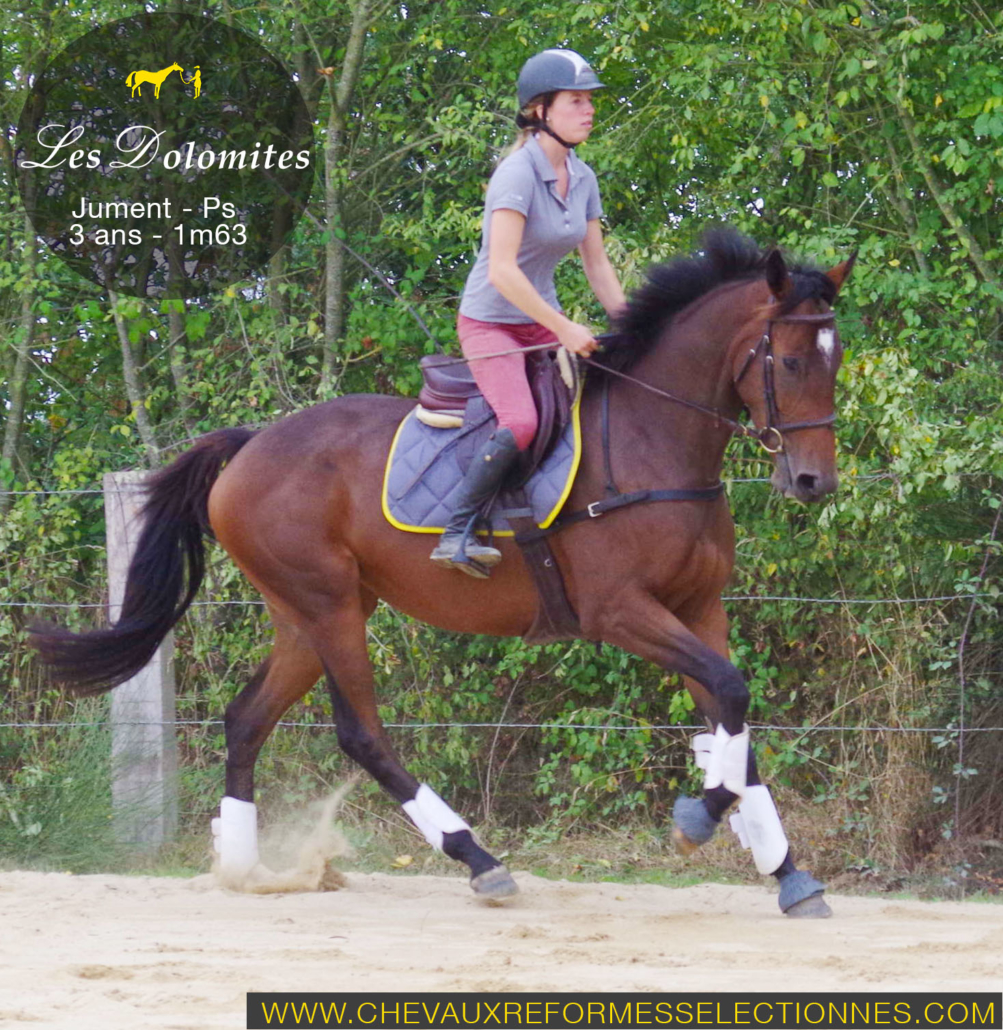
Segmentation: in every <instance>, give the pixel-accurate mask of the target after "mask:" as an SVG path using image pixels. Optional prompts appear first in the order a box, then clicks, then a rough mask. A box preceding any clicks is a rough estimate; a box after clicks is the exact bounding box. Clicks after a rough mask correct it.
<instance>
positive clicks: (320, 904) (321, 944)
mask: <svg viewBox="0 0 1003 1030" xmlns="http://www.w3.org/2000/svg"><path fill="white" fill-rule="evenodd" d="M516 879H517V880H518V882H519V885H520V888H521V890H522V893H521V895H520V896H519V897H518V898H517V899H514V900H513V901H512V902H510V903H509V904H507V905H506V906H504V907H497V908H488V907H485V906H484V905H482V904H480V903H478V902H477V901H476V900H475V899H474V897H473V895H472V893H471V892H470V890H469V888H468V887H467V886H466V884H465V882H464V881H463V880H461V879H458V878H457V879H452V878H445V877H434V876H414V875H393V874H389V875H388V874H368V875H367V874H349V876H348V886H347V888H346V889H343V890H339V891H334V892H330V893H314V894H271V895H247V894H238V893H234V892H231V891H226V890H223V889H221V888H220V887H218V886H217V885H216V884H215V882H214V881H213V879H212V878H211V877H210V876H202V877H199V878H197V879H196V880H181V879H159V878H153V877H123V876H71V875H69V874H62V873H29V872H10V873H0V912H2V913H3V922H2V926H3V933H2V935H0V1025H2V1026H22V1025H23V1026H24V1027H25V1028H26V1030H29V1028H30V1030H36V1028H37V1030H47V1028H57V1027H58V1028H60V1030H64V1028H70V1027H72V1028H75V1030H91V1028H95V1030H96V1028H102V1030H120V1028H121V1030H125V1028H129V1030H147V1028H149V1030H174V1028H179V1030H180V1028H184V1030H215V1028H221V1027H228V1028H235V1027H243V1026H244V1011H245V997H244V995H245V992H247V991H249V990H255V991H280V990H287V991H310V990H314V991H317V990H322V991H370V990H372V991H380V990H383V991H402V990H415V991H595V990H602V991H693V990H754V991H771V990H780V991H785V990H787V991H789V990H795V991H801V990H803V991H828V990H832V991H849V990H854V991H859V990H864V991H867V990H872V991H873V990H879V989H882V988H891V987H894V988H899V989H901V990H911V991H920V990H923V991H934V990H945V991H946V990H958V991H967V990H981V991H987V990H991V991H999V990H1000V989H1001V987H1003V944H1001V942H1003V905H992V904H977V903H969V904H960V903H952V902H937V903H927V902H918V901H894V900H881V899H877V900H876V899H873V898H854V897H839V896H835V897H830V902H831V904H832V906H833V909H834V911H835V916H834V918H832V919H829V920H823V921H815V922H800V921H795V920H789V919H785V918H784V917H783V916H782V915H781V914H780V911H779V909H778V908H777V903H776V897H775V895H774V894H771V893H770V892H769V891H768V889H767V888H766V887H763V888H758V887H731V886H723V885H720V884H708V885H705V886H700V887H691V888H685V889H671V888H666V887H655V886H647V885H635V886H627V885H623V884H614V883H604V884H577V883H574V884H573V883H567V882H553V881H548V880H543V879H539V878H537V877H534V876H532V875H530V874H528V873H517V874H516Z"/></svg>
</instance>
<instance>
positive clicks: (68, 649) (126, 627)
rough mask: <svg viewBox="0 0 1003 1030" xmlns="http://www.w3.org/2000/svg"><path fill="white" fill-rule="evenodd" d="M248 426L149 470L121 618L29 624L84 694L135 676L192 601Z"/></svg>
mask: <svg viewBox="0 0 1003 1030" xmlns="http://www.w3.org/2000/svg"><path fill="white" fill-rule="evenodd" d="M253 435H254V433H253V432H252V431H251V430H249V429H221V430H218V431H217V432H215V433H209V434H208V435H207V436H204V437H202V439H201V440H199V441H198V442H197V443H196V444H195V446H194V447H192V449H191V450H190V451H186V452H185V453H184V454H182V455H181V457H180V458H178V459H177V460H176V461H175V462H173V463H172V464H171V465H168V466H167V468H164V469H161V470H160V471H159V472H157V473H155V474H154V475H153V476H151V477H150V479H149V481H148V482H147V484H146V490H147V499H146V504H145V505H144V506H143V518H144V520H145V521H144V524H143V530H142V532H141V533H140V537H139V543H138V545H137V547H136V552H135V554H134V555H133V558H132V561H131V562H130V564H129V572H128V575H127V577H126V583H125V597H124V599H123V602H122V613H121V615H120V616H119V619H118V622H116V623H115V625H114V626H111V627H109V628H108V629H97V630H91V631H90V632H88V633H73V632H71V631H70V630H67V629H62V628H61V627H58V626H47V625H39V626H34V627H32V629H31V642H32V645H33V646H34V647H35V648H37V649H38V651H39V654H40V656H41V658H42V661H43V662H44V663H45V665H47V666H48V667H49V669H50V670H51V672H52V676H53V678H54V679H55V680H57V681H59V682H60V683H63V684H65V685H66V686H67V687H68V688H69V689H70V690H71V691H72V692H73V693H75V694H80V695H87V694H101V693H104V692H105V691H107V690H111V688H112V687H114V686H116V685H117V684H119V683H122V682H124V681H125V680H127V679H130V678H131V677H132V676H134V675H135V674H136V673H137V672H139V670H140V669H142V668H143V666H144V665H146V664H147V662H149V661H150V659H151V658H152V657H153V654H154V652H155V651H156V650H157V647H159V645H160V643H161V641H163V639H164V637H166V636H167V634H168V633H169V632H170V630H171V629H172V627H173V626H174V624H175V623H176V622H177V621H178V619H180V618H181V616H182V615H183V614H184V613H185V611H186V610H187V608H188V606H189V605H190V604H191V603H192V600H193V599H194V597H195V594H196V592H197V591H198V588H199V585H200V584H201V582H202V577H203V575H204V573H205V552H204V548H203V541H202V535H203V533H211V532H212V531H211V529H210V527H209V512H208V501H209V491H210V490H211V489H212V486H213V484H214V483H215V482H216V479H217V477H218V476H219V474H220V472H221V471H222V469H223V466H224V465H225V464H226V463H227V462H228V461H229V460H230V459H231V458H232V457H233V456H234V455H235V454H236V453H237V451H239V450H240V449H241V447H243V446H244V444H246V443H247V441H248V440H250V439H251V437H252V436H253Z"/></svg>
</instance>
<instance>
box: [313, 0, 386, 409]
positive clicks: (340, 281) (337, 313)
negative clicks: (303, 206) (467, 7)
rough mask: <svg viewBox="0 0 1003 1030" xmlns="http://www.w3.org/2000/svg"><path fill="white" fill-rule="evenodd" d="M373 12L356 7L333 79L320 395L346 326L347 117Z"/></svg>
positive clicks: (361, 4)
mask: <svg viewBox="0 0 1003 1030" xmlns="http://www.w3.org/2000/svg"><path fill="white" fill-rule="evenodd" d="M372 17H373V10H372V8H370V6H369V3H368V2H367V0H357V2H356V4H355V5H354V7H353V8H352V28H351V31H350V33H349V36H348V44H347V45H346V47H345V63H344V65H343V66H342V69H341V76H340V78H339V80H338V85H337V87H335V85H334V80H333V76H332V77H331V79H330V80H329V86H328V89H329V92H330V94H331V113H330V116H329V117H328V122H327V147H326V148H325V150H324V216H325V221H326V224H327V231H328V240H327V244H326V246H325V253H324V258H325V266H326V267H325V278H324V286H325V293H324V354H323V357H322V360H321V372H320V392H321V393H322V394H323V393H325V392H326V391H327V389H328V387H329V386H330V384H331V378H332V373H333V370H334V359H335V353H336V350H337V346H338V341H339V340H340V339H341V334H342V331H343V324H344V302H345V298H344V291H345V252H344V248H343V247H342V246H341V243H340V241H339V239H338V234H339V233H341V232H343V227H342V217H341V216H342V210H341V181H342V179H343V174H342V169H341V158H342V150H343V149H344V140H345V130H346V127H347V122H346V119H347V115H348V111H349V108H350V107H351V104H352V96H353V94H354V92H355V85H356V83H357V82H358V79H359V70H360V68H361V66H362V52H363V50H364V48H365V44H366V30H367V29H368V27H369V23H370V20H371V18H372Z"/></svg>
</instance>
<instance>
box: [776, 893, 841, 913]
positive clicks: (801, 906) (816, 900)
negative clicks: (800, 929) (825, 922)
mask: <svg viewBox="0 0 1003 1030" xmlns="http://www.w3.org/2000/svg"><path fill="white" fill-rule="evenodd" d="M784 915H785V916H790V918H791V919H828V918H829V917H830V916H831V915H832V909H831V908H829V906H828V905H827V904H826V901H825V898H823V897H822V895H821V894H813V895H812V896H811V897H810V898H805V899H804V901H796V902H795V903H794V904H793V905H791V907H790V908H789V909H787V911H786V912H784Z"/></svg>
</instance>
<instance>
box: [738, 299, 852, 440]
mask: <svg viewBox="0 0 1003 1030" xmlns="http://www.w3.org/2000/svg"><path fill="white" fill-rule="evenodd" d="M777 322H780V323H782V324H793V325H817V326H824V325H835V322H836V315H835V313H834V312H832V311H823V312H821V313H819V314H816V315H781V316H780V317H778V318H771V319H769V320H768V321H767V323H766V332H765V333H763V335H762V336H761V337H760V339H759V343H757V344H756V346H755V347H753V348H752V349H751V350H750V351H749V354H748V356H747V357H746V359H745V362H744V363H743V364H742V367H741V369H739V372H738V375H737V376H735V378H734V379H733V380H732V382H733V383H734V384H735V386H736V387H737V386H738V384H739V383H740V382H741V381H742V379H743V377H744V376H745V373H746V372H748V371H749V368H750V367H751V366H752V363H753V362H754V361H755V360H756V357H757V355H758V354H759V353H760V352H761V351H762V352H764V353H763V396H764V399H765V401H766V427H765V428H764V429H763V430H762V431H760V432H759V433H758V434H754V435H756V436H757V439H758V440H759V443H760V445H761V446H762V448H763V450H765V451H767V452H768V453H770V454H777V453H779V452H780V451H782V450H783V449H784V436H783V433H796V432H797V431H798V430H800V429H819V428H822V427H826V426H832V425H835V422H836V413H835V412H833V413H832V414H831V415H826V416H825V417H824V418H815V419H807V420H805V421H804V422H782V421H781V420H780V408H779V406H778V405H777V391H776V380H775V373H774V359H773V326H774V325H775V324H776V323H777ZM781 430H783V433H782V432H781ZM771 433H772V434H773V435H774V437H775V438H776V447H770V446H769V445H768V444H767V442H766V441H767V440H768V439H769V434H771Z"/></svg>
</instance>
